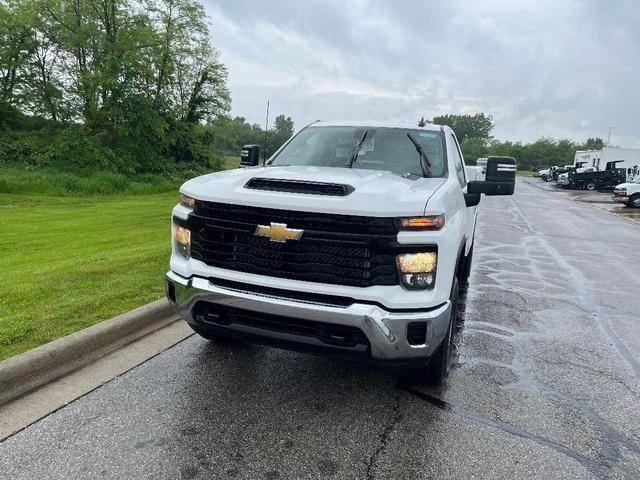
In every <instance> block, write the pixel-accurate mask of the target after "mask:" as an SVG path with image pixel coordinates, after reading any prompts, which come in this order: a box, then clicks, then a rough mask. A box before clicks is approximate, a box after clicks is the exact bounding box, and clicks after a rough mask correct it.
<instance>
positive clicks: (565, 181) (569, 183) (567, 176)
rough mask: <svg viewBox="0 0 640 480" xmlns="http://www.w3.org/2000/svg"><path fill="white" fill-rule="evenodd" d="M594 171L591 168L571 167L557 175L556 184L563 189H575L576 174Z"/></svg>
mask: <svg viewBox="0 0 640 480" xmlns="http://www.w3.org/2000/svg"><path fill="white" fill-rule="evenodd" d="M595 171H596V169H595V168H593V167H578V168H576V167H571V168H569V169H568V170H567V172H565V173H563V174H561V175H558V180H557V183H558V184H559V185H560V186H562V187H565V188H575V182H574V175H575V174H576V173H589V172H595Z"/></svg>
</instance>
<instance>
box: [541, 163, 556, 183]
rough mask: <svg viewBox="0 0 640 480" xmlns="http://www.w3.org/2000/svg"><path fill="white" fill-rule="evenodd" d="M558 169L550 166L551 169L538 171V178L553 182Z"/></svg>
mask: <svg viewBox="0 0 640 480" xmlns="http://www.w3.org/2000/svg"><path fill="white" fill-rule="evenodd" d="M557 169H558V167H557V166H556V165H554V166H550V167H549V168H544V169H542V170H538V176H539V177H540V178H541V179H542V180H544V181H545V182H550V181H552V180H553V175H554V172H555V171H556V170H557Z"/></svg>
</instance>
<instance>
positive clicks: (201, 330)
mask: <svg viewBox="0 0 640 480" xmlns="http://www.w3.org/2000/svg"><path fill="white" fill-rule="evenodd" d="M189 326H190V327H191V330H193V331H194V332H196V333H197V334H198V335H200V336H201V337H202V338H204V339H205V340H211V341H214V340H215V341H216V342H224V343H233V342H236V341H237V340H234V339H233V338H230V337H225V336H224V335H216V334H215V333H212V332H211V331H209V330H205V329H204V328H202V327H199V326H197V325H193V324H191V323H190V324H189Z"/></svg>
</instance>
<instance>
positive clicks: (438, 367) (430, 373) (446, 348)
mask: <svg viewBox="0 0 640 480" xmlns="http://www.w3.org/2000/svg"><path fill="white" fill-rule="evenodd" d="M459 292H460V285H459V283H458V279H457V278H454V280H453V287H452V288H451V295H450V296H449V299H450V300H451V316H450V317H449V327H448V328H447V333H446V334H445V336H444V339H443V340H442V343H441V344H440V346H439V347H438V348H437V349H436V351H435V352H433V355H431V357H430V358H429V363H428V364H427V370H426V377H427V378H426V379H427V382H428V383H430V384H431V385H443V384H444V383H445V382H446V380H447V377H448V376H449V371H450V370H451V357H452V354H453V334H454V329H455V322H456V318H457V316H458V300H459V298H458V297H459Z"/></svg>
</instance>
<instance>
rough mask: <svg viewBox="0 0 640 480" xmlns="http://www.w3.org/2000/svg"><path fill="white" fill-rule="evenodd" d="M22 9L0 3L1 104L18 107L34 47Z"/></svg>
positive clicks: (11, 4)
mask: <svg viewBox="0 0 640 480" xmlns="http://www.w3.org/2000/svg"><path fill="white" fill-rule="evenodd" d="M25 20H26V11H25V8H23V6H21V5H20V4H19V3H16V2H14V1H9V2H6V3H0V101H3V102H5V103H8V104H9V105H19V104H20V103H21V100H22V99H23V95H24V82H25V77H26V68H27V66H28V63H29V58H30V57H31V55H32V54H33V52H34V50H35V48H36V45H35V44H34V42H33V38H32V34H31V29H30V27H29V25H28V22H26V21H25Z"/></svg>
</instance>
